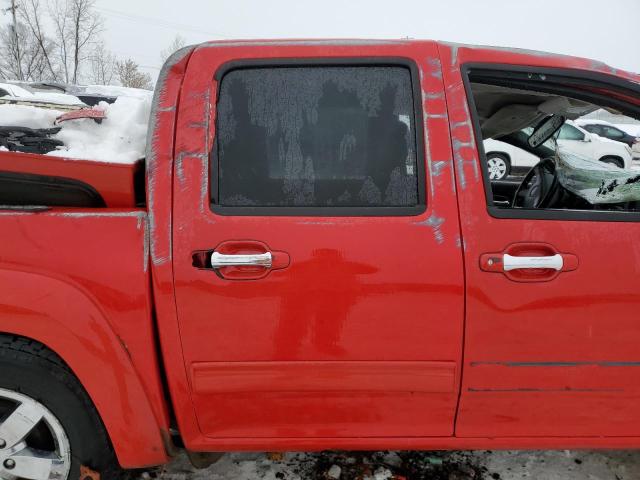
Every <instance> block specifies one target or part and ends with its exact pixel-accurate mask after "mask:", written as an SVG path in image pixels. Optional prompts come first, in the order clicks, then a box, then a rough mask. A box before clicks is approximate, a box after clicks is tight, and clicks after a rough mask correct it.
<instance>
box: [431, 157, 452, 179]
mask: <svg viewBox="0 0 640 480" xmlns="http://www.w3.org/2000/svg"><path fill="white" fill-rule="evenodd" d="M447 165H449V161H448V160H434V161H433V162H431V174H432V175H433V176H434V177H438V176H440V174H441V173H442V171H443V170H444V169H445V168H446V166H447Z"/></svg>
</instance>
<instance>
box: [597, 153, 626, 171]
mask: <svg viewBox="0 0 640 480" xmlns="http://www.w3.org/2000/svg"><path fill="white" fill-rule="evenodd" d="M600 161H601V162H602V163H609V164H611V165H615V166H616V167H618V168H624V161H623V160H622V159H621V158H620V157H613V156H609V157H602V158H601V159H600Z"/></svg>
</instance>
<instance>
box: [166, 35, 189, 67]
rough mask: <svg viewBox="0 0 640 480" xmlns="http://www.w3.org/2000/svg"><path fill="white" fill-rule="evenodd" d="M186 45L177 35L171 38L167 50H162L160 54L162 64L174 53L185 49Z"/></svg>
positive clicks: (181, 37)
mask: <svg viewBox="0 0 640 480" xmlns="http://www.w3.org/2000/svg"><path fill="white" fill-rule="evenodd" d="M186 45H187V41H186V40H185V38H184V37H183V36H182V35H180V34H178V35H176V36H175V37H174V38H173V41H172V42H171V43H170V44H169V46H168V47H167V48H165V49H164V50H162V52H160V59H161V60H162V63H164V62H166V61H167V59H168V58H169V57H170V56H171V55H172V54H173V53H174V52H176V51H178V50H180V49H181V48H183V47H185V46H186Z"/></svg>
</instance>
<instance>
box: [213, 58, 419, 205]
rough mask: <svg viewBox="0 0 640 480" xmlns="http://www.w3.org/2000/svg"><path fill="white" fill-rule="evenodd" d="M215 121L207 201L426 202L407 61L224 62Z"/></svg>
mask: <svg viewBox="0 0 640 480" xmlns="http://www.w3.org/2000/svg"><path fill="white" fill-rule="evenodd" d="M216 122H217V123H216V127H217V128H216V132H217V138H216V148H215V149H214V152H213V157H214V161H213V162H212V165H213V168H215V169H216V171H214V172H212V178H213V179H214V182H213V184H212V188H211V193H212V203H213V204H214V206H215V205H217V206H221V207H271V208H276V209H277V208H281V207H285V208H301V207H302V208H304V207H307V209H313V208H323V209H325V210H326V208H327V207H328V208H332V207H335V208H336V209H339V208H340V207H350V208H352V209H353V208H355V209H358V208H364V209H371V208H384V207H399V208H412V207H416V206H418V205H420V204H421V203H424V200H423V198H422V197H423V194H422V193H421V186H420V181H421V179H420V178H419V176H420V172H419V168H418V167H419V161H418V149H417V147H416V145H417V142H416V112H415V108H414V95H413V88H412V75H411V70H410V69H409V68H407V67H404V66H400V65H390V66H305V67H269V68H266V67H258V68H240V69H236V70H231V71H230V72H228V73H227V74H225V75H224V77H223V78H222V80H221V83H220V89H219V99H218V106H217V121H216ZM273 213H275V214H277V211H275V212H273ZM306 213H309V212H306ZM362 213H364V211H362ZM397 213H402V211H398V212H397ZM407 213H408V212H407Z"/></svg>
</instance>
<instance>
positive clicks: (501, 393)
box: [0, 40, 640, 467]
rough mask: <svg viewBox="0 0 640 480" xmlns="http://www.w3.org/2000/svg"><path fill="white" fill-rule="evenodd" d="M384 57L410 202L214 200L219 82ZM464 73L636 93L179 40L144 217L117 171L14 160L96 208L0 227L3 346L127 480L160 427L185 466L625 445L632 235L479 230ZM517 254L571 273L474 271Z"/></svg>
mask: <svg viewBox="0 0 640 480" xmlns="http://www.w3.org/2000/svg"><path fill="white" fill-rule="evenodd" d="M390 59H393V60H394V61H401V62H404V63H405V64H408V65H411V67H412V68H413V69H414V72H415V75H414V76H413V77H412V82H414V84H413V87H414V88H415V90H416V91H417V92H418V98H417V102H416V105H417V110H418V111H417V115H418V117H419V119H420V122H418V123H417V124H418V125H419V126H420V129H421V130H420V132H419V133H420V134H419V135H418V136H417V138H419V142H418V148H420V149H421V150H422V155H420V156H418V158H419V159H420V161H421V162H423V164H421V165H420V166H421V172H422V173H421V175H422V176H423V178H422V181H423V182H424V187H425V188H424V191H425V199H426V206H425V207H424V208H423V209H422V210H420V211H416V212H415V213H414V214H412V215H397V216H384V215H378V216H367V215H340V216H337V215H334V216H332V215H311V214H309V215H307V214H305V215H292V214H287V215H238V216H236V215H229V214H224V212H223V213H221V212H220V211H216V210H215V209H214V208H212V207H211V204H210V194H211V191H210V190H211V178H210V176H211V170H210V169H211V162H212V150H213V149H214V146H215V145H216V141H217V138H216V137H217V136H218V135H219V132H216V129H215V125H216V116H217V114H218V110H219V103H218V100H219V99H218V92H219V86H220V85H219V82H220V75H218V73H219V72H220V71H221V69H223V70H224V68H226V67H225V66H228V65H229V64H231V63H234V62H235V63H237V62H240V63H242V62H248V63H249V64H251V62H262V63H263V64H269V62H271V63H274V64H278V65H284V64H287V65H291V64H296V63H299V64H309V63H314V62H315V63H319V64H335V63H336V62H338V63H339V62H346V63H348V62H349V61H350V60H352V61H355V62H358V63H359V64H367V62H368V64H376V62H377V63H381V64H386V63H389V61H390ZM465 63H483V64H492V63H494V64H500V65H519V66H532V67H535V66H539V67H545V68H554V67H558V68H559V67H562V68H569V69H575V70H580V71H588V72H597V73H601V74H605V75H609V76H612V77H614V76H615V77H618V78H622V79H625V80H628V81H631V82H635V83H639V82H640V77H638V76H637V75H634V74H629V73H625V72H620V71H617V70H614V69H611V68H610V67H607V66H606V65H603V64H601V63H599V62H593V61H590V60H586V59H577V58H572V57H565V56H558V55H551V54H544V53H539V52H529V51H522V50H508V49H495V48H483V47H473V46H465V45H456V44H445V43H437V42H429V41H404V40H403V41H377V40H308V41H307V40H300V41H247V42H243V41H230V42H212V43H206V44H203V45H200V46H197V47H188V48H186V49H183V50H181V51H179V52H176V53H175V54H174V55H173V56H172V57H171V58H170V59H169V60H168V62H167V63H166V65H165V66H164V68H163V70H162V72H161V74H160V77H159V80H158V87H157V90H156V93H155V98H154V105H153V110H152V114H151V124H150V134H149V140H148V146H147V158H146V175H147V188H146V195H147V197H146V198H147V201H146V204H147V206H146V210H142V209H136V208H135V192H134V187H133V185H132V181H133V180H132V179H133V176H134V173H135V172H134V169H133V168H131V169H129V170H127V167H121V166H103V165H98V166H96V167H95V168H94V167H91V166H90V165H85V164H83V163H78V164H75V165H74V164H72V162H69V161H65V160H61V159H51V160H49V158H46V159H45V160H47V161H50V162H51V163H49V164H48V165H49V166H47V167H43V166H40V163H39V162H40V160H41V158H36V156H23V157H21V158H24V159H25V164H24V165H25V168H24V169H23V170H24V171H26V172H29V173H42V174H52V175H59V176H65V175H69V176H70V177H72V178H77V179H79V180H81V181H86V182H87V183H89V184H92V185H96V188H97V190H98V191H99V193H101V194H102V195H103V197H104V199H105V203H106V207H107V208H103V209H61V208H52V209H50V210H48V211H37V212H36V211H11V210H1V211H0V231H2V232H3V235H4V237H3V240H4V241H3V247H2V251H1V252H0V285H2V288H0V292H1V293H0V332H5V333H11V334H16V335H22V336H25V337H29V338H33V339H35V340H37V341H40V342H42V343H43V344H45V345H46V346H47V347H49V348H51V349H52V350H53V351H55V352H56V353H58V354H59V355H60V356H61V357H62V358H63V359H64V361H65V362H66V363H67V364H68V365H69V367H70V368H71V369H72V370H73V372H74V373H75V374H76V375H77V376H78V378H79V380H80V381H81V383H82V384H83V386H84V387H85V389H86V390H87V392H88V394H89V396H90V397H91V399H92V401H93V403H94V404H95V406H96V408H97V410H98V412H99V413H100V416H101V417H102V419H103V422H104V424H105V426H106V429H107V431H108V433H109V436H110V438H111V441H112V443H113V446H114V448H115V450H116V453H117V456H118V459H119V461H120V463H121V464H122V465H123V466H125V467H139V466H146V465H151V464H159V463H163V462H165V461H167V459H168V452H167V450H168V449H170V441H168V438H169V431H170V428H176V429H177V430H178V431H179V433H180V435H181V437H182V439H183V441H184V444H185V445H186V446H187V448H189V449H190V450H194V451H229V450H267V449H268V450H274V449H275V450H287V449H305V450H320V449H331V448H336V449H337V448H351V449H377V448H394V449H398V448H420V449H440V448H442V449H450V448H570V447H618V448H628V447H637V446H638V445H640V416H639V415H640V414H638V413H637V412H638V410H637V408H634V407H633V405H634V402H635V400H636V399H637V397H638V394H639V393H640V392H638V389H637V388H636V387H635V386H634V385H638V380H639V378H638V375H640V367H639V365H640V358H638V356H637V354H636V350H637V348H636V346H637V344H638V340H640V338H638V337H639V336H640V334H639V331H638V329H637V328H636V327H637V325H636V324H635V323H636V322H635V321H634V319H635V317H636V316H635V314H634V312H637V311H638V306H639V305H638V303H639V302H640V300H638V296H637V295H636V294H635V293H634V292H633V291H632V290H630V289H631V283H630V282H629V279H630V278H635V276H637V272H636V271H635V268H636V267H635V264H636V263H637V262H633V261H630V259H629V258H628V257H625V255H624V252H626V251H628V250H626V249H627V247H628V249H630V250H631V251H633V252H635V255H636V256H637V249H635V248H634V247H633V245H632V243H633V242H635V241H636V240H637V237H638V234H639V233H640V231H638V228H639V227H637V226H636V225H638V224H637V223H633V222H629V223H618V224H616V225H615V228H616V229H617V233H616V235H615V236H612V235H611V234H610V230H611V228H613V226H612V225H611V224H610V223H607V222H597V223H596V222H571V223H570V224H569V223H568V222H554V221H540V220H536V223H535V226H534V224H532V223H531V222H530V221H526V220H517V219H498V218H494V217H491V216H490V215H489V214H488V212H487V205H486V197H485V192H484V188H483V180H482V171H481V164H480V161H481V160H480V154H479V152H478V146H477V143H476V135H477V133H476V132H475V131H474V126H473V120H472V118H471V112H470V107H469V103H468V98H467V92H466V91H465V86H464V83H463V76H462V72H461V68H462V66H463V65H464V64H465ZM285 93H286V92H285ZM285 93H283V94H285ZM254 113H255V112H254ZM12 155H13V154H12ZM12 158H13V157H12ZM42 158H44V157H42ZM9 160H11V159H8V157H3V158H0V167H1V166H2V165H4V163H3V162H5V161H6V162H7V164H9V163H11V162H10V161H9ZM43 161H44V160H43ZM7 168H8V169H14V168H15V167H11V168H9V167H7ZM43 168H44V169H45V170H42V169H43ZM111 168H112V170H110V169H111ZM118 169H120V170H118ZM12 171H15V170H12ZM518 242H529V243H528V245H529V246H530V247H531V243H535V242H539V243H541V244H544V245H551V244H552V245H553V247H554V248H557V249H558V251H560V252H566V253H570V254H575V255H577V257H578V258H579V260H578V261H579V268H577V269H576V270H575V272H569V273H566V274H565V273H563V275H561V276H560V277H559V278H558V279H555V280H554V287H555V288H557V293H556V294H555V295H554V296H552V298H551V300H549V298H550V297H549V296H548V295H546V296H545V292H546V291H547V290H545V289H544V288H543V286H542V287H541V285H540V284H538V285H536V286H535V287H533V288H529V289H528V290H526V289H525V288H524V287H523V284H518V283H515V282H510V281H509V280H508V279H507V278H506V277H504V276H503V275H498V274H496V273H493V272H487V271H485V270H483V269H482V266H481V264H480V258H481V257H482V255H484V254H487V253H494V252H503V251H508V248H510V245H511V244H514V243H518ZM621 242H622V243H621ZM620 245H623V246H624V247H625V248H623V249H621V248H619V246H620ZM218 247H219V248H221V249H222V250H224V249H229V250H228V252H232V253H233V252H234V248H235V249H237V250H238V249H239V250H238V251H240V250H242V249H243V248H244V249H245V250H246V249H249V250H251V249H253V250H255V252H252V253H263V252H262V250H266V249H268V250H270V251H272V252H273V262H274V268H273V269H272V270H271V271H270V272H269V273H268V274H266V275H262V274H260V275H255V274H252V275H253V276H252V275H249V276H247V277H245V278H242V272H240V273H238V271H229V272H227V273H228V274H225V273H224V272H223V273H220V274H219V275H216V273H215V272H213V270H211V268H208V265H207V264H206V258H207V255H210V253H211V252H212V251H213V250H214V249H216V248H218ZM534 247H536V246H535V245H534ZM532 248H533V247H532ZM544 248H547V247H544ZM261 249H262V250H261ZM603 249H606V251H607V252H608V264H607V265H608V266H607V267H606V268H605V267H603V265H602V264H601V263H600V262H599V261H597V256H596V255H597V253H598V252H603V251H604V250H603ZM225 251H226V250H225ZM245 253H246V252H245ZM202 259H205V260H204V261H203V260H202ZM254 273H255V272H254ZM233 275H240V277H233ZM596 278H598V279H599V281H598V282H593V281H592V280H593V279H596ZM603 285H604V286H603ZM583 305H587V306H589V309H590V310H589V312H590V313H589V314H588V315H587V316H586V317H585V316H584V312H583V309H582V308H581V306H583ZM612 319H615V323H613V324H612ZM612 325H614V326H615V328H612ZM165 383H166V387H167V388H166V389H165V388H163V384H165Z"/></svg>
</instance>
